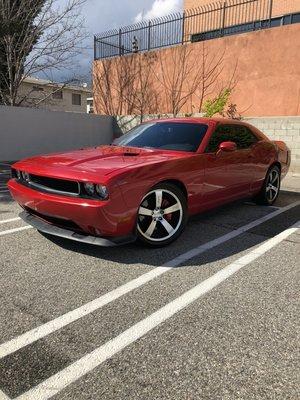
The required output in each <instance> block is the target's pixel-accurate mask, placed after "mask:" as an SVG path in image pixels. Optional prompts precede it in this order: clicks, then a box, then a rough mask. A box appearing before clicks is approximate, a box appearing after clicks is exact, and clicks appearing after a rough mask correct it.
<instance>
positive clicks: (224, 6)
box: [221, 1, 227, 36]
mask: <svg viewBox="0 0 300 400" xmlns="http://www.w3.org/2000/svg"><path fill="white" fill-rule="evenodd" d="M226 5H227V4H226V1H224V3H223V13H222V27H221V36H223V35H224V28H225V16H226Z"/></svg>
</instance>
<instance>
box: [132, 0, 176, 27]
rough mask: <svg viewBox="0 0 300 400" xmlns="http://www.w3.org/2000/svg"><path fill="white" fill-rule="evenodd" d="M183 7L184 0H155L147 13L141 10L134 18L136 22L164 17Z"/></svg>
mask: <svg viewBox="0 0 300 400" xmlns="http://www.w3.org/2000/svg"><path fill="white" fill-rule="evenodd" d="M181 9H182V0H154V2H153V4H152V6H151V8H150V10H148V11H147V12H146V13H144V12H143V11H141V12H140V13H138V14H137V15H136V17H135V19H134V22H140V21H143V20H149V19H152V18H157V17H163V16H164V15H168V14H171V13H173V12H176V11H180V10H181Z"/></svg>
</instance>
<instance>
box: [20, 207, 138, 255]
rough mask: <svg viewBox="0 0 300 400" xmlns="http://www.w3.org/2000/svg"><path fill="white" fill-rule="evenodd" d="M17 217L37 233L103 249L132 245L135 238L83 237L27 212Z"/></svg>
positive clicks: (83, 235) (81, 234)
mask: <svg viewBox="0 0 300 400" xmlns="http://www.w3.org/2000/svg"><path fill="white" fill-rule="evenodd" d="M19 217H20V218H22V220H23V221H25V222H26V223H27V224H29V225H31V226H33V227H34V228H36V229H37V230H38V231H41V232H44V233H48V234H50V235H54V236H59V237H63V238H65V239H70V240H75V241H77V242H82V243H87V244H93V245H96V246H104V247H114V246H119V245H122V244H127V243H132V242H134V241H135V239H136V237H135V236H133V235H131V236H123V237H116V238H101V237H97V236H91V235H85V234H83V233H78V232H72V231H71V230H69V229H64V228H61V227H58V226H55V225H51V224H49V223H48V222H46V221H44V220H42V219H41V218H39V217H36V216H35V215H32V214H30V213H29V212H27V211H22V212H21V213H20V214H19Z"/></svg>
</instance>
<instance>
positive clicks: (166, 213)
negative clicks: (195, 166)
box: [137, 183, 187, 247]
mask: <svg viewBox="0 0 300 400" xmlns="http://www.w3.org/2000/svg"><path fill="white" fill-rule="evenodd" d="M186 221H187V201H186V198H185V196H184V194H183V193H182V191H181V190H180V189H179V188H178V187H177V186H175V185H173V184H169V183H165V184H158V185H156V186H154V187H153V188H152V189H151V190H150V191H149V192H148V193H147V194H146V195H145V196H144V198H143V200H142V202H141V205H140V207H139V209H138V215H137V236H138V239H139V240H140V241H141V242H143V243H145V244H147V245H150V246H154V247H159V246H165V245H167V244H169V243H171V242H173V241H174V240H176V239H177V238H178V236H179V235H180V234H181V233H182V231H183V229H184V227H185V225H186Z"/></svg>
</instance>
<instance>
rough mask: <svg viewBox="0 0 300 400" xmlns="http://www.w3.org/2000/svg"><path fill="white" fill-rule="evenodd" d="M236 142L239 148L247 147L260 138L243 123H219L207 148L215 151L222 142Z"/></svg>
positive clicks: (208, 150)
mask: <svg viewBox="0 0 300 400" xmlns="http://www.w3.org/2000/svg"><path fill="white" fill-rule="evenodd" d="M228 141H229V142H234V143H236V145H237V148H238V149H247V148H249V147H251V146H252V145H253V144H254V143H256V142H257V141H258V138H257V137H256V136H255V135H254V134H253V133H252V132H251V131H250V130H249V129H248V128H247V127H246V126H243V125H218V126H217V128H216V130H215V131H214V133H213V134H212V136H211V138H210V141H209V144H208V146H207V148H206V152H207V153H215V152H216V151H217V150H218V148H219V145H220V143H222V142H228Z"/></svg>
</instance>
